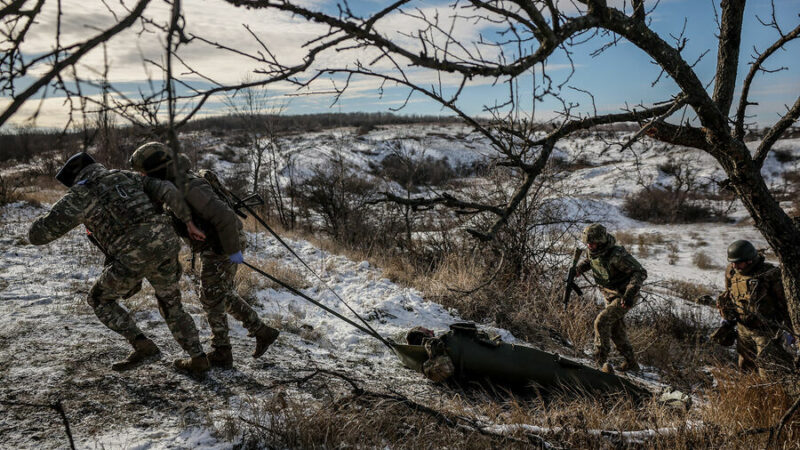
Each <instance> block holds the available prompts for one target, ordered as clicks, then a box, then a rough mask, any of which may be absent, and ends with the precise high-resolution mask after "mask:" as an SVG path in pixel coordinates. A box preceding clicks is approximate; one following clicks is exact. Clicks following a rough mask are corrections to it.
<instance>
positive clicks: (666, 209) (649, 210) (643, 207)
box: [622, 188, 728, 224]
mask: <svg viewBox="0 0 800 450" xmlns="http://www.w3.org/2000/svg"><path fill="white" fill-rule="evenodd" d="M622 210H623V211H624V212H625V214H626V215H627V216H628V217H630V218H631V219H636V220H641V221H645V222H652V223H661V224H664V223H696V222H724V221H727V220H728V217H727V216H725V215H723V214H721V213H719V212H718V211H716V210H714V209H713V208H711V207H709V206H706V205H700V204H697V203H695V200H690V199H689V198H688V197H687V196H686V195H682V194H679V193H676V192H674V191H672V190H670V189H657V188H646V189H642V190H640V191H639V192H637V193H635V194H633V195H630V196H628V197H627V198H625V202H624V203H623V204H622Z"/></svg>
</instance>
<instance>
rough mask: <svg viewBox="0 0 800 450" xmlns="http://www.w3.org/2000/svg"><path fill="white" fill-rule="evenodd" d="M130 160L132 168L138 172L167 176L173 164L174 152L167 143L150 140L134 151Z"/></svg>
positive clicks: (159, 176) (161, 176) (158, 176)
mask: <svg viewBox="0 0 800 450" xmlns="http://www.w3.org/2000/svg"><path fill="white" fill-rule="evenodd" d="M129 162H130V165H131V168H132V169H133V170H135V171H137V172H144V173H146V174H148V175H152V176H156V177H157V178H165V177H166V174H167V170H168V168H169V167H171V166H172V154H171V152H170V151H169V147H167V146H166V145H164V144H162V143H160V142H148V143H146V144H144V145H142V146H140V147H139V148H137V149H136V151H134V152H133V155H131V158H130V160H129Z"/></svg>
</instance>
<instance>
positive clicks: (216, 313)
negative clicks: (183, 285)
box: [200, 253, 231, 348]
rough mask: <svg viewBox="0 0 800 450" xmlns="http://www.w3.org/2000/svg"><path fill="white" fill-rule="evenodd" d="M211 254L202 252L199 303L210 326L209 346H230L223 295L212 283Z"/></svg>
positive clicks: (213, 259)
mask: <svg viewBox="0 0 800 450" xmlns="http://www.w3.org/2000/svg"><path fill="white" fill-rule="evenodd" d="M216 259H217V258H214V257H213V256H212V255H211V254H208V253H203V254H202V263H203V270H202V272H201V274H200V284H201V286H202V289H201V292H200V303H201V304H202V305H203V310H204V311H205V312H206V320H208V325H209V326H210V327H211V346H212V347H215V348H219V347H230V345H231V342H230V338H229V337H228V318H227V316H226V315H225V296H224V295H221V293H220V290H218V289H216V288H215V287H214V285H213V280H214V279H215V276H216V270H217V269H216V265H215V260H216Z"/></svg>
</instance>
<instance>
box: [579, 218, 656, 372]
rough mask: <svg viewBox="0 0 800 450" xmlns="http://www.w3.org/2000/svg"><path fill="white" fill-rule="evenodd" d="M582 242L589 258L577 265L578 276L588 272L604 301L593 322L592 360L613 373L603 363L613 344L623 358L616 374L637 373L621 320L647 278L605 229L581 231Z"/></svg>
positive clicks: (633, 259) (591, 226)
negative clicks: (621, 372)
mask: <svg viewBox="0 0 800 450" xmlns="http://www.w3.org/2000/svg"><path fill="white" fill-rule="evenodd" d="M583 242H584V243H585V244H586V247H587V249H588V253H589V255H588V258H586V259H584V260H583V261H581V262H580V264H578V267H577V273H578V274H581V273H584V272H586V271H589V270H591V271H592V275H593V277H594V281H595V282H596V283H597V284H598V285H599V286H600V289H601V291H602V293H603V297H605V301H606V307H605V309H603V311H601V312H600V314H598V315H597V318H596V319H595V321H594V347H595V350H594V360H595V362H596V363H597V365H598V366H601V367H602V370H603V371H604V372H612V371H613V367H612V366H611V364H609V363H607V362H606V359H607V358H608V353H609V351H610V349H611V341H613V342H614V346H615V347H616V348H617V351H619V352H620V354H621V355H622V356H623V357H624V358H625V362H623V363H622V365H620V366H619V370H620V371H623V372H624V371H628V370H633V371H636V370H639V364H638V363H637V362H636V356H635V355H634V353H633V347H632V346H631V343H630V341H628V335H627V333H626V332H625V321H624V318H625V314H626V313H627V312H628V311H629V310H630V309H631V308H632V307H633V306H634V305H635V304H636V298H637V296H638V294H639V290H640V289H641V287H642V284H643V283H644V280H645V279H646V278H647V271H646V270H644V268H643V267H642V265H641V264H639V261H637V260H636V259H635V258H634V257H633V256H631V255H630V254H629V253H628V252H627V250H625V248H624V247H622V246H619V245H616V239H614V236H612V235H611V234H609V233H608V232H606V228H605V227H604V226H603V225H601V224H599V223H595V224H592V225H589V226H587V227H586V228H584V230H583Z"/></svg>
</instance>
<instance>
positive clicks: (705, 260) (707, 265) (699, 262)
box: [692, 251, 721, 270]
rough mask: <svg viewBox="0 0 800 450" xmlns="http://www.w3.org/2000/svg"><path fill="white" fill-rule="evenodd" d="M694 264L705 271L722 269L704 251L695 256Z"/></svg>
mask: <svg viewBox="0 0 800 450" xmlns="http://www.w3.org/2000/svg"><path fill="white" fill-rule="evenodd" d="M692 262H693V263H694V265H695V266H697V267H698V268H700V269H703V270H714V269H721V267H720V266H718V265H716V264H714V260H712V259H711V257H710V256H708V254H706V252H702V251H701V252H697V253H695V254H694V258H692Z"/></svg>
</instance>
